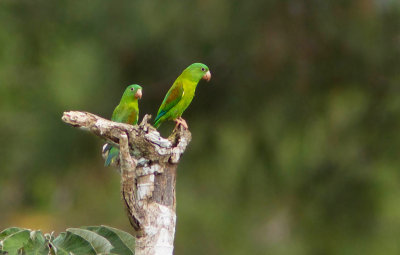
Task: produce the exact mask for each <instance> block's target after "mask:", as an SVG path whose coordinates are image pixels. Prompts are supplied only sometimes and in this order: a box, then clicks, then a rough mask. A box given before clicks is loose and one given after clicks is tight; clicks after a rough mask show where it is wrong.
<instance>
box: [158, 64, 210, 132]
mask: <svg viewBox="0 0 400 255" xmlns="http://www.w3.org/2000/svg"><path fill="white" fill-rule="evenodd" d="M201 79H204V80H206V81H210V79H211V73H210V70H209V69H208V67H207V66H206V65H204V64H202V63H194V64H191V65H190V66H188V67H187V68H186V69H185V70H184V71H183V72H182V74H181V75H179V77H178V78H177V79H176V80H175V82H174V84H173V85H172V87H171V88H170V89H169V90H168V92H167V95H166V96H165V98H164V101H163V102H162V104H161V106H160V109H159V110H158V113H157V117H156V118H155V120H154V127H155V128H158V127H159V126H160V125H161V123H163V122H164V121H166V120H174V121H175V122H176V125H177V126H178V125H179V124H182V126H183V127H184V128H186V129H187V128H188V125H187V124H186V121H185V120H184V119H182V117H181V116H182V114H183V112H184V111H185V110H186V108H187V107H188V106H189V104H190V103H191V102H192V99H193V97H194V93H195V90H196V87H197V84H198V83H199V81H200V80H201Z"/></svg>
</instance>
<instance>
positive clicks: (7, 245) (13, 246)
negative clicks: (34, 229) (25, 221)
mask: <svg viewBox="0 0 400 255" xmlns="http://www.w3.org/2000/svg"><path fill="white" fill-rule="evenodd" d="M29 234H30V231H29V230H27V229H25V230H21V231H19V232H16V233H14V234H11V235H9V236H7V238H5V239H4V240H3V241H2V243H3V251H6V252H8V254H9V255H14V254H15V255H16V254H17V253H18V250H19V249H20V248H22V247H23V246H24V245H25V244H26V243H27V242H28V241H29Z"/></svg>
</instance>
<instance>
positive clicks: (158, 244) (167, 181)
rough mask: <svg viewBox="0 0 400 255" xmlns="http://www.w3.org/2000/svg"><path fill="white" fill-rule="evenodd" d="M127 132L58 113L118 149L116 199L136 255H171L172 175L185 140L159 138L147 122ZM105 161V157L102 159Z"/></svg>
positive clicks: (92, 118) (182, 133) (182, 136)
mask: <svg viewBox="0 0 400 255" xmlns="http://www.w3.org/2000/svg"><path fill="white" fill-rule="evenodd" d="M149 118H150V116H149V115H146V116H145V117H144V118H143V121H142V123H140V125H136V126H132V125H128V124H124V123H117V122H112V121H109V120H106V119H103V118H101V117H98V116H96V115H94V114H91V113H87V112H78V111H70V112H64V115H63V117H62V120H63V121H64V122H66V123H68V124H70V125H72V126H74V127H79V128H82V129H85V130H88V131H90V132H92V133H94V134H95V135H97V136H99V137H101V138H103V139H105V140H106V141H107V142H108V143H111V144H113V145H115V146H119V147H120V158H119V161H117V162H116V167H119V169H120V172H121V195H122V199H123V202H124V205H125V207H126V209H127V212H128V217H129V221H130V223H131V225H132V227H133V228H134V229H135V235H136V248H135V253H136V254H137V255H171V254H172V253H173V249H174V236H175V225H176V196H175V183H176V169H177V166H178V163H179V159H180V156H181V155H182V154H183V152H184V151H185V149H186V146H187V145H188V144H189V142H190V140H191V134H190V132H189V131H188V130H184V129H183V128H180V129H175V130H174V131H173V133H172V134H171V136H170V137H169V138H168V139H165V138H162V137H161V136H160V134H159V133H158V132H157V130H156V129H155V128H153V127H152V126H151V125H149V124H148V123H147V122H148V120H149ZM103 156H106V155H103Z"/></svg>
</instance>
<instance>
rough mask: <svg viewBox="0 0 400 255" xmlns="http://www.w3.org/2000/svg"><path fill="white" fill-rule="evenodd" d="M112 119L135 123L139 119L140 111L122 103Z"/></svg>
mask: <svg viewBox="0 0 400 255" xmlns="http://www.w3.org/2000/svg"><path fill="white" fill-rule="evenodd" d="M111 120H112V121H115V122H122V123H128V124H131V125H134V124H136V123H137V121H138V111H137V110H136V109H134V108H132V107H129V106H128V105H126V104H122V105H121V104H120V105H118V106H117V107H116V108H115V110H114V112H113V114H112V116H111Z"/></svg>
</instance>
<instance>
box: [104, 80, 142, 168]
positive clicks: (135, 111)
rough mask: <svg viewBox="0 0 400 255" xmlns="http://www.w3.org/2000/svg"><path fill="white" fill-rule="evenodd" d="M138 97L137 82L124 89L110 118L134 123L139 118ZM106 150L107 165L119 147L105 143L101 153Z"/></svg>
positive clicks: (117, 153)
mask: <svg viewBox="0 0 400 255" xmlns="http://www.w3.org/2000/svg"><path fill="white" fill-rule="evenodd" d="M140 98H142V87H140V86H139V85H137V84H132V85H129V86H128V87H127V88H126V89H125V92H124V94H123V95H122V98H121V101H120V102H119V104H118V105H117V107H115V109H114V112H113V114H112V116H111V120H112V121H115V122H123V123H128V124H131V125H135V124H136V123H137V122H138V119H139V105H138V99H140ZM106 152H108V155H107V159H106V161H105V163H104V165H105V166H109V165H110V164H112V163H114V162H115V160H116V158H117V157H118V155H119V149H118V148H116V147H114V146H112V145H111V144H106V145H105V146H104V148H103V153H106Z"/></svg>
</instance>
